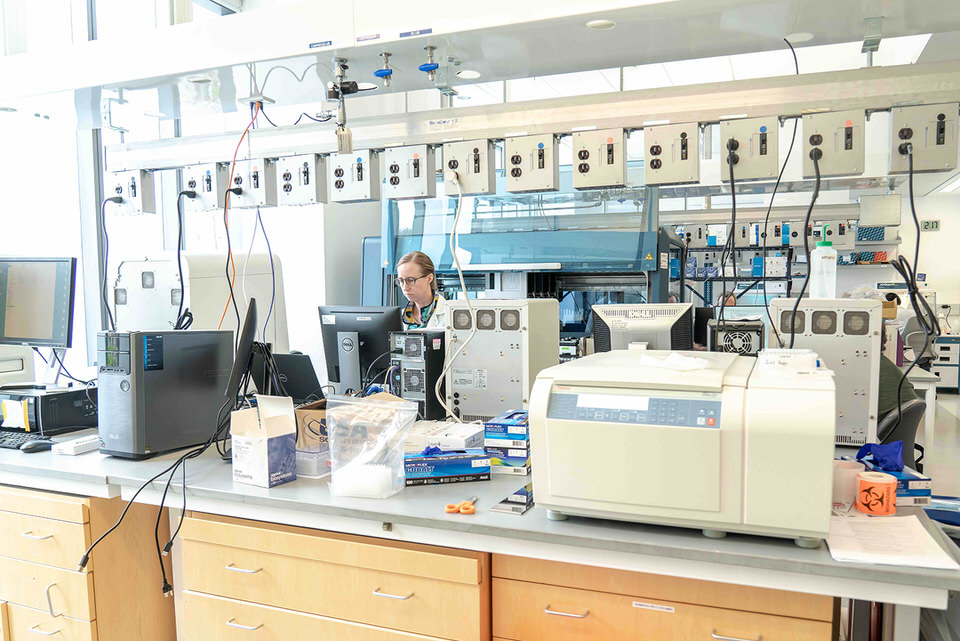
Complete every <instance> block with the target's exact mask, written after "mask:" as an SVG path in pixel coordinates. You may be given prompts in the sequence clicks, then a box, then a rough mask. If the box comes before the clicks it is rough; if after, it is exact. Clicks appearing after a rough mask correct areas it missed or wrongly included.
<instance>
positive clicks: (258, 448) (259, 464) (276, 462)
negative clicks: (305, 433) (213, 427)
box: [230, 395, 297, 487]
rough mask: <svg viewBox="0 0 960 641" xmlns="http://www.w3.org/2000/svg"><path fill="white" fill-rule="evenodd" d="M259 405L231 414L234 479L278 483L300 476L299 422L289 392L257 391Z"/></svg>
mask: <svg viewBox="0 0 960 641" xmlns="http://www.w3.org/2000/svg"><path fill="white" fill-rule="evenodd" d="M256 399H257V406H256V407H254V408H251V409H245V410H238V411H236V412H233V413H232V414H231V415H230V436H231V437H232V448H233V480H234V482H235V483H246V484H247V485H257V486H259V487H275V486H277V485H282V484H283V483H289V482H290V481H293V480H295V479H296V478H297V423H296V419H295V417H294V413H293V399H291V398H290V397H289V396H260V395H257V397H256Z"/></svg>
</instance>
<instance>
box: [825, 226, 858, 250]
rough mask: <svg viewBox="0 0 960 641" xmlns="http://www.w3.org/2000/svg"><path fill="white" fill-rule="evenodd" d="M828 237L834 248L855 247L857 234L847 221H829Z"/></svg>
mask: <svg viewBox="0 0 960 641" xmlns="http://www.w3.org/2000/svg"><path fill="white" fill-rule="evenodd" d="M826 237H827V238H826V239H827V240H829V241H830V242H831V243H833V248H834V249H837V250H839V249H853V247H854V244H855V243H856V240H857V234H856V232H854V231H853V230H852V229H850V226H849V225H847V223H841V222H831V223H828V227H827V232H826Z"/></svg>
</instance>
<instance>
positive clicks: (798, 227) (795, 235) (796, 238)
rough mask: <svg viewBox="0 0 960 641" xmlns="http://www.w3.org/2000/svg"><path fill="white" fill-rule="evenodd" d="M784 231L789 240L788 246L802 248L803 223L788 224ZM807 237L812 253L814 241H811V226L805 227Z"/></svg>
mask: <svg viewBox="0 0 960 641" xmlns="http://www.w3.org/2000/svg"><path fill="white" fill-rule="evenodd" d="M784 229H786V230H787V234H788V236H789V238H790V246H792V247H803V234H802V230H803V222H800V221H798V222H794V223H790V226H789V228H788V227H787V226H786V225H784ZM807 235H808V236H810V251H813V248H814V241H813V225H810V226H808V227H807Z"/></svg>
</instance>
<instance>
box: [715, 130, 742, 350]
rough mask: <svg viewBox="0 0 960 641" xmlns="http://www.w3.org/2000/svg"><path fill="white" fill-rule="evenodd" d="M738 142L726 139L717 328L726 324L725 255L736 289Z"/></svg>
mask: <svg viewBox="0 0 960 641" xmlns="http://www.w3.org/2000/svg"><path fill="white" fill-rule="evenodd" d="M739 148H740V143H739V142H738V141H737V139H736V138H731V139H730V140H728V141H727V167H729V168H730V233H729V234H728V235H727V242H726V243H724V245H723V252H721V254H720V274H721V277H722V281H721V286H720V287H721V292H720V316H719V318H718V319H717V330H718V331H721V330H723V329H725V328H726V326H727V324H726V321H725V320H724V318H723V309H724V308H725V307H726V306H727V257H730V258H732V259H733V260H732V263H733V290H731V293H732V292H733V291H736V289H737V255H736V253H737V183H736V180H735V179H734V177H733V166H734V165H736V164H737V163H738V162H740V157H739V156H738V155H737V149H739Z"/></svg>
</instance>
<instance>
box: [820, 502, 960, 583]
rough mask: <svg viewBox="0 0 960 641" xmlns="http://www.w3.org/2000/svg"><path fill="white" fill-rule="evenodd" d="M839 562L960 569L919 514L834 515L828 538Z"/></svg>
mask: <svg viewBox="0 0 960 641" xmlns="http://www.w3.org/2000/svg"><path fill="white" fill-rule="evenodd" d="M827 546H828V547H829V548H830V556H832V557H833V559H834V560H835V561H847V562H851V563H875V564H880V565H909V566H913V567H917V568H932V569H939V570H960V565H958V564H957V562H956V561H954V560H953V558H952V557H951V556H950V555H949V554H947V553H946V552H945V551H944V550H943V548H941V547H940V545H939V544H938V543H937V542H936V540H934V538H933V537H932V536H930V533H929V532H927V530H926V529H925V528H924V527H923V524H922V523H920V520H919V519H918V518H917V517H916V516H913V515H911V516H886V517H856V516H849V517H843V516H833V517H831V520H830V536H829V537H828V538H827Z"/></svg>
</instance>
